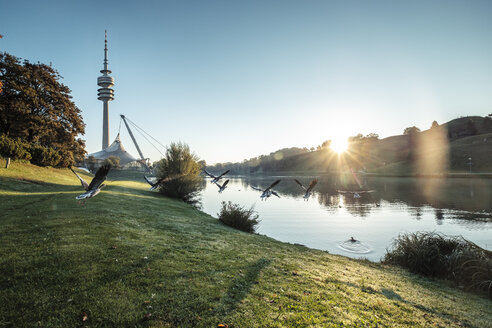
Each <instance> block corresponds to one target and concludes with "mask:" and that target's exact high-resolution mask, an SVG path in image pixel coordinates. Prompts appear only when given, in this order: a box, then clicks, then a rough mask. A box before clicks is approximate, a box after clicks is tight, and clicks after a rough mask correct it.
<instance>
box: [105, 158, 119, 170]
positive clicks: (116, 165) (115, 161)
mask: <svg viewBox="0 0 492 328" xmlns="http://www.w3.org/2000/svg"><path fill="white" fill-rule="evenodd" d="M104 164H109V165H111V167H114V168H119V167H120V158H119V157H118V156H109V157H108V158H106V159H105V160H104V162H103V165H104Z"/></svg>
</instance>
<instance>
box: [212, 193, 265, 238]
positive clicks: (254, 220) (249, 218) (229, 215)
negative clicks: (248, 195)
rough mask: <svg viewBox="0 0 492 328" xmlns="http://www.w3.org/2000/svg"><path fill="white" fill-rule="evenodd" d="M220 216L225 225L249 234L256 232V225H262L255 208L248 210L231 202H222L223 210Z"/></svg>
mask: <svg viewBox="0 0 492 328" xmlns="http://www.w3.org/2000/svg"><path fill="white" fill-rule="evenodd" d="M218 216H219V220H220V222H222V223H223V224H225V225H228V226H230V227H233V228H236V229H238V230H241V231H245V232H249V233H253V232H255V230H256V225H257V224H258V223H260V220H258V214H257V213H256V212H255V211H254V206H251V208H250V209H249V210H247V209H245V208H244V207H241V206H239V204H233V203H231V202H230V201H229V202H227V203H226V202H222V208H221V209H220V212H219V213H218Z"/></svg>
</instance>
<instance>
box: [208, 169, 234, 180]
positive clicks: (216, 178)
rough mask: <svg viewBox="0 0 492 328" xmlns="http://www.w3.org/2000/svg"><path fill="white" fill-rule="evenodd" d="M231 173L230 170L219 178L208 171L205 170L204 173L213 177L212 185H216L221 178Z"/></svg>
mask: <svg viewBox="0 0 492 328" xmlns="http://www.w3.org/2000/svg"><path fill="white" fill-rule="evenodd" d="M229 171H230V170H227V171H225V172H224V173H222V174H221V175H219V176H215V175H213V174H212V173H210V172H208V171H207V170H203V172H204V173H205V174H206V175H208V176H209V177H211V178H212V181H211V183H216V182H218V181H219V180H220V178H222V176H224V175H226V174H227V173H229Z"/></svg>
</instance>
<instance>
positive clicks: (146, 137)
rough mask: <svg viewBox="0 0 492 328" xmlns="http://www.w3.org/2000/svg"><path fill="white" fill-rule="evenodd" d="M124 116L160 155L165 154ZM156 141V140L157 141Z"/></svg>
mask: <svg viewBox="0 0 492 328" xmlns="http://www.w3.org/2000/svg"><path fill="white" fill-rule="evenodd" d="M125 118H126V120H127V121H128V122H130V124H132V126H133V127H134V128H135V130H137V132H138V133H140V134H141V135H142V137H144V138H145V140H147V141H148V142H149V143H150V144H151V145H152V147H154V148H155V149H156V150H157V151H158V152H159V154H161V155H162V157H164V156H165V155H164V154H163V153H162V152H161V151H160V150H159V148H157V147H156V146H155V145H154V144H153V143H152V141H150V140H149V139H148V138H147V137H146V136H145V135H144V134H143V133H142V132H141V131H140V130H142V129H141V128H139V127H138V126H137V125H136V124H135V123H133V122H132V121H130V120H129V119H128V118H127V117H125ZM142 131H143V130H142ZM143 132H145V131H143ZM147 134H148V133H147ZM149 136H150V135H149ZM150 137H151V138H152V136H150ZM152 139H154V138H152ZM156 141H157V140H156ZM157 142H158V141H157ZM158 143H159V144H161V143H160V142H158ZM161 146H162V145H161Z"/></svg>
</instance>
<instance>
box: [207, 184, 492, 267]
mask: <svg viewBox="0 0 492 328" xmlns="http://www.w3.org/2000/svg"><path fill="white" fill-rule="evenodd" d="M294 178H295V179H298V180H299V181H300V182H301V183H302V184H303V185H309V183H310V182H311V181H312V180H313V178H315V177H312V176H309V177H287V176H263V177H251V176H248V177H236V178H230V182H229V186H228V188H227V189H226V190H225V191H224V192H223V193H222V194H218V192H217V188H214V186H213V185H211V184H210V183H207V187H206V188H205V190H204V191H203V193H202V199H203V205H204V207H203V210H204V211H205V212H207V213H209V214H211V215H213V216H216V215H217V212H218V210H219V207H220V202H221V201H224V200H225V201H228V200H230V201H232V202H235V203H239V204H240V205H242V206H245V207H250V206H251V205H255V206H256V210H257V211H258V212H259V215H260V219H261V220H262V222H261V223H260V225H259V229H258V233H261V234H266V235H268V236H271V237H273V238H276V239H279V240H282V241H287V242H292V243H299V244H303V245H306V246H309V247H314V248H319V249H324V250H328V251H330V252H332V253H339V254H343V255H347V256H352V257H360V256H361V255H362V254H363V255H364V256H363V257H366V258H368V259H371V260H379V259H380V258H381V257H382V256H383V255H384V253H385V250H386V248H387V247H389V246H390V244H391V241H392V239H393V238H395V237H397V236H398V234H399V233H402V232H411V231H419V230H426V231H438V232H442V233H445V234H448V235H463V236H464V237H465V238H467V239H469V240H471V241H473V242H475V243H477V244H478V245H480V246H482V247H485V248H489V249H490V248H491V247H492V234H491V233H490V232H491V231H492V203H491V202H492V201H491V199H492V197H491V196H492V180H486V179H474V180H467V179H423V178H375V177H361V178H360V179H359V181H358V183H354V182H353V180H352V181H350V179H338V178H336V177H334V176H322V177H317V178H318V184H317V185H316V187H315V188H314V191H313V195H312V196H311V197H310V199H309V200H308V201H304V200H303V198H302V197H303V195H304V191H303V190H302V189H301V188H300V187H299V186H298V185H297V184H296V183H295V181H294ZM277 179H281V180H282V181H281V182H280V183H279V184H278V185H276V186H275V191H277V192H278V193H279V195H280V197H281V198H280V199H279V198H276V197H274V198H270V199H268V201H265V202H260V193H259V192H258V191H256V190H254V189H253V188H251V187H252V186H255V187H259V188H262V189H265V188H267V187H268V186H270V185H271V184H272V182H273V181H275V180H277ZM430 180H432V181H430ZM356 191H357V192H358V193H359V195H360V198H357V197H354V195H355V192H356ZM350 236H354V237H355V238H356V239H357V240H359V241H360V242H361V243H362V245H364V247H367V250H368V251H367V252H365V253H361V252H352V251H350V250H348V249H347V248H346V247H342V244H341V243H344V241H346V240H347V238H349V237H350ZM349 246H350V245H349ZM352 246H353V245H352Z"/></svg>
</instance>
